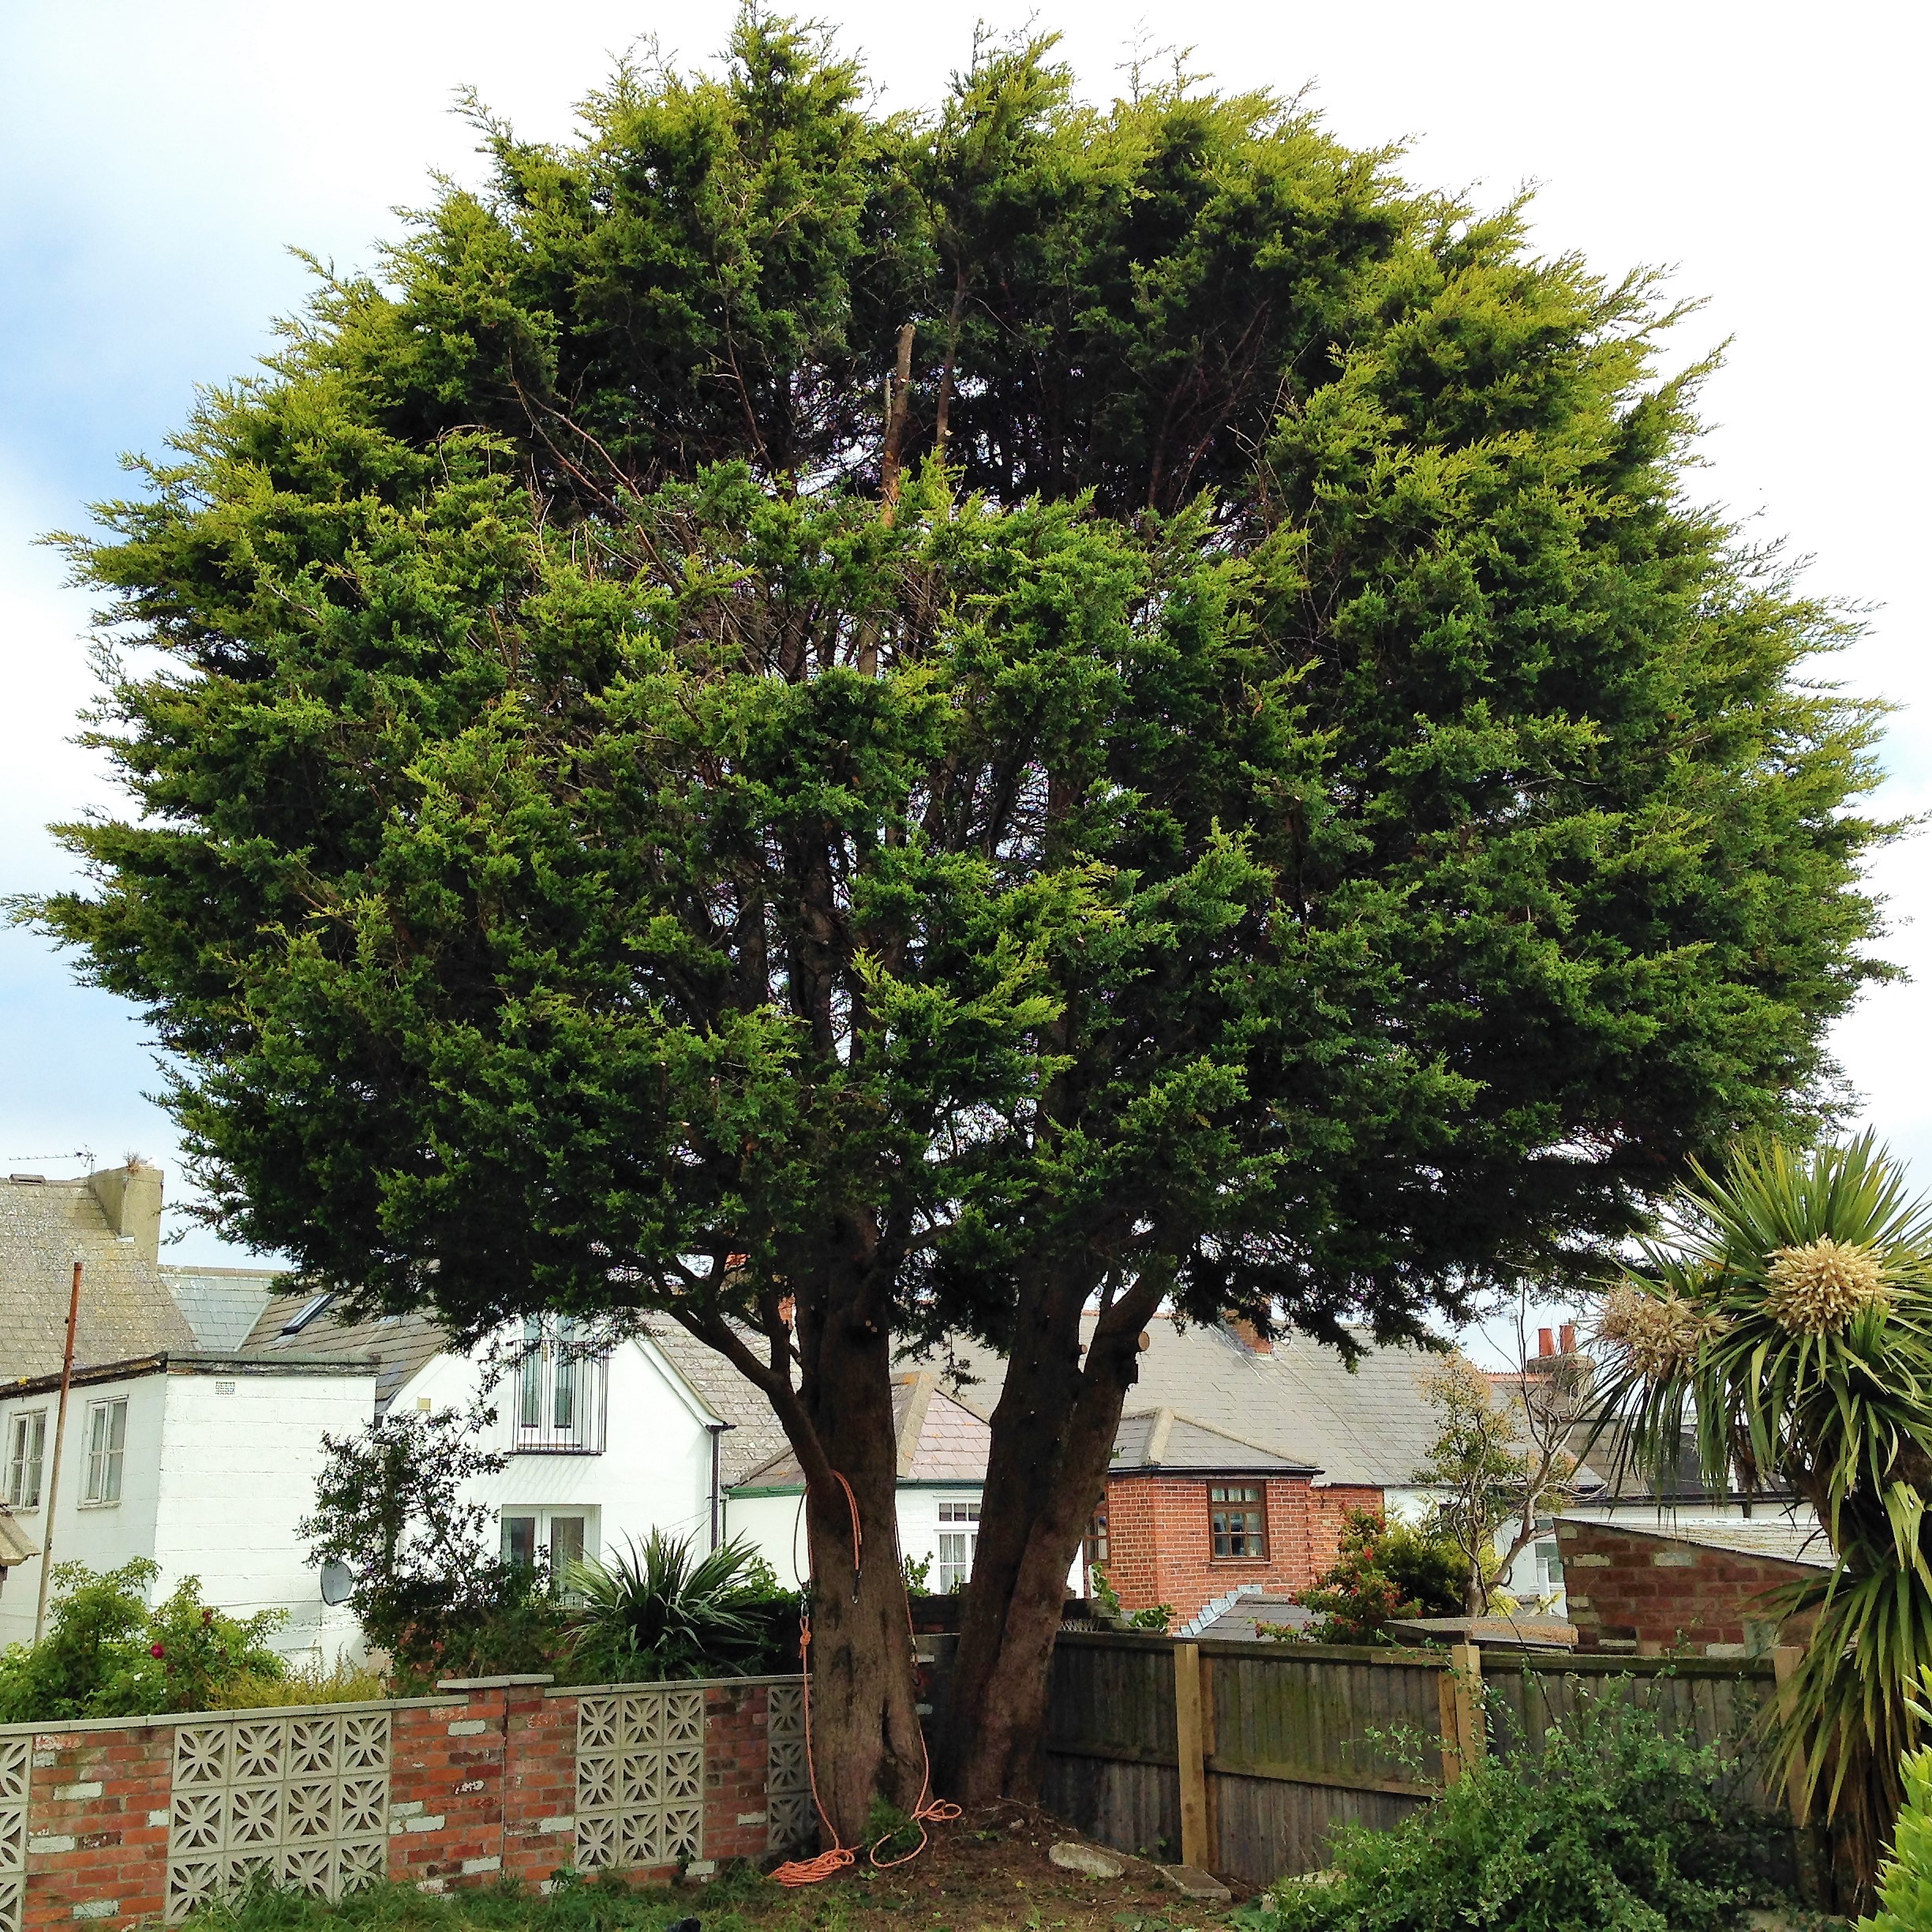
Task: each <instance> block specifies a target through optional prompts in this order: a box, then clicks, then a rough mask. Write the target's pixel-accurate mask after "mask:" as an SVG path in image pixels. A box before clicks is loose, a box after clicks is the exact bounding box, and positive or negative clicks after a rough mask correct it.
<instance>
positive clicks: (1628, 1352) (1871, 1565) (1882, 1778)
mask: <svg viewBox="0 0 1932 1932" xmlns="http://www.w3.org/2000/svg"><path fill="white" fill-rule="evenodd" d="M1674 1219H1675V1221H1676V1230H1677V1231H1676V1234H1675V1235H1674V1237H1672V1239H1670V1240H1669V1241H1659V1242H1655V1243H1653V1244H1650V1245H1649V1246H1648V1247H1647V1248H1646V1252H1645V1257H1644V1261H1643V1264H1642V1266H1641V1267H1639V1268H1638V1269H1636V1270H1634V1271H1632V1272H1631V1275H1629V1277H1628V1279H1627V1281H1626V1282H1625V1283H1624V1285H1623V1287H1622V1288H1621V1289H1620V1290H1619V1291H1618V1292H1617V1293H1616V1294H1614V1295H1613V1296H1612V1297H1611V1300H1610V1302H1609V1304H1608V1308H1607V1309H1606V1312H1605V1314H1604V1320H1603V1324H1602V1328H1603V1339H1604V1342H1605V1343H1606V1344H1607V1345H1608V1346H1607V1348H1606V1349H1605V1350H1604V1354H1605V1357H1606V1361H1607V1362H1608V1365H1609V1370H1610V1380H1609V1382H1608V1385H1607V1387H1606V1388H1605V1390H1604V1401H1605V1404H1606V1410H1607V1411H1612V1412H1623V1413H1627V1415H1628V1416H1629V1417H1630V1419H1631V1443H1632V1451H1633V1453H1634V1455H1637V1456H1638V1457H1639V1458H1642V1459H1643V1460H1644V1461H1645V1462H1647V1463H1648V1464H1649V1466H1650V1467H1651V1468H1652V1469H1653V1470H1656V1471H1657V1472H1659V1473H1661V1472H1662V1471H1663V1470H1666V1469H1671V1468H1673V1467H1674V1466H1675V1464H1676V1458H1677V1456H1678V1455H1679V1444H1680V1443H1682V1441H1683V1439H1684V1437H1685V1436H1686V1434H1687V1433H1690V1434H1694V1439H1695V1440H1696V1442H1697V1444H1698V1452H1699V1456H1700V1459H1701V1461H1702V1464H1703V1466H1704V1470H1705V1476H1706V1478H1707V1480H1709V1481H1713V1482H1719V1481H1728V1480H1729V1472H1730V1471H1731V1470H1740V1471H1742V1472H1743V1476H1744V1478H1745V1480H1746V1481H1753V1480H1755V1479H1757V1478H1759V1477H1782V1478H1783V1479H1784V1480H1785V1481H1788V1482H1790V1483H1791V1484H1792V1485H1793V1486H1794V1487H1795V1488H1796V1489H1797V1491H1798V1492H1799V1494H1800V1495H1801V1496H1803V1497H1804V1499H1805V1500H1807V1502H1809V1503H1810V1504H1811V1505H1812V1506H1813V1507H1814V1509H1815V1510H1816V1511H1817V1512H1818V1517H1819V1519H1820V1521H1821V1522H1823V1523H1824V1525H1825V1527H1826V1529H1827V1531H1828V1533H1829V1536H1830V1539H1831V1543H1832V1547H1833V1550H1834V1551H1835V1552H1836V1553H1837V1559H1838V1561H1837V1565H1836V1566H1835V1567H1834V1568H1833V1571H1831V1572H1829V1574H1825V1575H1823V1576H1821V1577H1819V1578H1817V1579H1816V1580H1814V1581H1811V1582H1806V1583H1803V1584H1801V1585H1797V1586H1792V1587H1791V1588H1790V1589H1787V1590H1785V1591H1783V1592H1781V1593H1778V1594H1777V1596H1776V1597H1773V1598H1772V1599H1769V1600H1768V1601H1767V1607H1768V1608H1774V1609H1775V1610H1776V1611H1777V1613H1778V1614H1779V1615H1780V1616H1787V1617H1788V1616H1803V1615H1809V1616H1810V1617H1811V1618H1812V1619H1813V1620H1812V1623H1811V1626H1810V1634H1809V1636H1808V1638H1807V1642H1806V1648H1805V1653H1804V1657H1803V1661H1802V1662H1801V1664H1800V1666H1799V1670H1798V1672H1797V1673H1796V1675H1795V1678H1794V1679H1793V1680H1792V1684H1791V1686H1790V1687H1789V1702H1788V1704H1787V1705H1785V1706H1784V1709H1783V1712H1782V1722H1781V1731H1782V1735H1783V1740H1784V1750H1785V1752H1786V1754H1787V1758H1788V1762H1790V1764H1791V1765H1792V1768H1793V1769H1795V1771H1796V1772H1797V1773H1799V1776H1800V1777H1802V1778H1803V1780H1804V1781H1805V1783H1806V1784H1807V1788H1809V1789H1810V1790H1812V1791H1814V1792H1817V1793H1818V1794H1819V1795H1821V1796H1822V1799H1823V1801H1824V1803H1825V1807H1826V1808H1827V1809H1828V1810H1829V1811H1830V1812H1831V1813H1832V1814H1833V1815H1834V1818H1835V1822H1836V1825H1837V1840H1838V1844H1839V1848H1840V1857H1841V1859H1843V1861H1844V1863H1845V1865H1846V1866H1848V1870H1849V1874H1850V1876H1851V1878H1852V1880H1853V1881H1854V1885H1855V1887H1865V1886H1869V1885H1870V1882H1871V1881H1872V1878H1873V1877H1874V1874H1875V1872H1876V1870H1877V1864H1878V1853H1879V1849H1880V1848H1881V1845H1882V1844H1884V1843H1885V1840H1887V1838H1888V1837H1889V1833H1890V1822H1891V1818H1892V1816H1893V1813H1894V1812H1895V1811H1896V1807H1897V1805H1898V1803H1899V1801H1900V1796H1901V1795H1902V1791H1901V1786H1900V1772H1899V1769H1898V1767H1899V1763H1900V1758H1901V1757H1902V1756H1903V1755H1904V1753H1905V1752H1906V1751H1907V1750H1909V1749H1910V1748H1911V1747H1912V1746H1913V1745H1914V1744H1915V1743H1917V1742H1918V1741H1919V1738H1920V1736H1921V1735H1922V1733H1921V1731H1920V1719H1919V1715H1918V1713H1917V1712H1916V1709H1915V1706H1914V1705H1913V1702H1912V1699H1913V1697H1914V1694H1915V1692H1916V1690H1917V1689H1918V1687H1919V1684H1920V1683H1921V1681H1922V1679H1923V1677H1924V1674H1925V1672H1926V1669H1927V1668H1928V1666H1932V1567H1929V1566H1928V1558H1929V1557H1932V1543H1928V1541H1927V1534H1926V1518H1925V1508H1926V1503H1927V1501H1928V1500H1932V1207H1928V1206H1927V1204H1926V1203H1925V1202H1924V1201H1923V1200H1921V1199H1917V1198H1915V1197H1913V1196H1911V1194H1910V1193H1908V1188H1907V1185H1906V1181H1905V1176H1904V1170H1903V1169H1902V1168H1901V1166H1900V1164H1899V1163H1897V1162H1896V1161H1894V1160H1893V1159H1891V1158H1890V1157H1889V1155H1887V1154H1886V1153H1885V1150H1884V1149H1882V1148H1880V1147H1878V1145H1877V1144H1875V1142H1874V1140H1873V1139H1872V1137H1871V1136H1870V1135H1869V1134H1867V1135H1865V1136H1861V1137H1860V1138H1859V1139H1858V1140H1854V1141H1852V1142H1851V1143H1850V1144H1848V1145H1845V1146H1843V1147H1825V1148H1819V1149H1817V1150H1815V1151H1808V1152H1799V1151H1794V1150H1792V1149H1790V1148H1786V1147H1784V1146H1783V1145H1781V1144H1775V1143H1772V1144H1755V1145H1752V1144H1747V1145H1745V1146H1743V1147H1741V1148H1739V1149H1738V1150H1737V1151H1735V1153H1734V1154H1733V1155H1732V1158H1731V1159H1730V1161H1729V1162H1728V1163H1727V1164H1726V1165H1725V1166H1724V1167H1723V1168H1722V1169H1721V1170H1719V1171H1717V1172H1716V1173H1707V1172H1705V1170H1702V1169H1699V1170H1698V1173H1697V1176H1696V1179H1695V1182H1694V1185H1690V1186H1689V1187H1687V1189H1685V1190H1684V1192H1683V1194H1682V1196H1680V1197H1679V1200H1678V1202H1677V1204H1676V1215H1675V1216H1674ZM1820 1241H1828V1242H1829V1243H1831V1244H1832V1245H1833V1249H1832V1250H1831V1251H1829V1252H1834V1253H1835V1256H1836V1260H1835V1261H1834V1264H1833V1265H1834V1266H1836V1267H1840V1268H1842V1269H1843V1270H1844V1279H1845V1280H1846V1281H1848V1282H1851V1283H1852V1286H1853V1287H1856V1286H1858V1284H1859V1282H1861V1281H1863V1282H1865V1284H1866V1286H1869V1287H1870V1288H1872V1289H1874V1290H1876V1292H1875V1293H1873V1294H1863V1295H1861V1294H1849V1295H1848V1297H1847V1298H1845V1299H1844V1300H1843V1301H1842V1302H1840V1304H1838V1305H1837V1306H1836V1307H1834V1306H1833V1305H1832V1304H1831V1303H1830V1302H1829V1301H1826V1302H1825V1303H1823V1304H1806V1303H1801V1304H1799V1305H1795V1306H1793V1305H1790V1304H1788V1302H1787V1301H1786V1300H1785V1299H1784V1283H1785V1281H1786V1280H1787V1279H1788V1269H1789V1267H1790V1266H1791V1264H1792V1260H1796V1261H1797V1262H1798V1263H1799V1264H1800V1265H1803V1264H1804V1262H1805V1260H1806V1257H1807V1254H1808V1255H1810V1256H1816V1255H1817V1254H1818V1249H1817V1247H1816V1244H1818V1243H1819V1242H1820ZM1861 1271H1862V1272H1861Z"/></svg>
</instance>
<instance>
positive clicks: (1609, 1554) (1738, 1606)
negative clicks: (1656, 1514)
mask: <svg viewBox="0 0 1932 1932" xmlns="http://www.w3.org/2000/svg"><path fill="white" fill-rule="evenodd" d="M1556 1537H1557V1548H1558V1549H1559V1551H1560V1552H1561V1554H1562V1556H1563V1589H1564V1593H1565V1595H1566V1596H1567V1598H1568V1600H1569V1611H1570V1620H1571V1622H1572V1623H1574V1624H1575V1625H1576V1627H1577V1647H1578V1649H1582V1650H1619V1649H1621V1650H1635V1651H1637V1652H1638V1653H1640V1654H1643V1655H1651V1654H1654V1653H1658V1652H1661V1651H1665V1650H1676V1649H1690V1650H1693V1651H1698V1652H1703V1653H1709V1654H1714V1655H1717V1656H1720V1657H1722V1656H1725V1655H1735V1656H1742V1655H1744V1654H1745V1653H1747V1652H1748V1651H1751V1650H1758V1649H1768V1648H1769V1646H1770V1645H1771V1644H1772V1643H1773V1642H1784V1643H1800V1642H1803V1639H1804V1632H1803V1624H1804V1623H1805V1621H1806V1619H1795V1620H1793V1621H1792V1623H1788V1624H1786V1625H1785V1626H1784V1627H1783V1628H1782V1629H1781V1630H1780V1631H1773V1628H1772V1626H1773V1623H1775V1621H1776V1619H1773V1617H1772V1616H1771V1615H1770V1614H1769V1610H1768V1609H1767V1607H1766V1605H1765V1601H1764V1599H1765V1595H1766V1594H1767V1593H1769V1592H1770V1591H1773V1590H1776V1589H1780V1588H1782V1587H1783V1586H1785V1585H1787V1584H1790V1583H1793V1582H1798V1581H1799V1580H1801V1579H1802V1578H1805V1577H1808V1576H1815V1575H1816V1574H1818V1573H1817V1571H1814V1570H1813V1569H1811V1568H1810V1567H1808V1566H1807V1565H1806V1564H1803V1563H1785V1562H1781V1561H1780V1560H1779V1559H1777V1558H1776V1557H1773V1556H1744V1555H1742V1554H1739V1553H1735V1552H1732V1551H1729V1550H1720V1549H1712V1548H1709V1546H1708V1545H1706V1544H1697V1543H1690V1542H1686V1541H1680V1540H1679V1539H1677V1538H1676V1537H1670V1536H1668V1535H1663V1534H1646V1533H1644V1532H1642V1531H1641V1530H1636V1529H1627V1528H1625V1527H1623V1526H1621V1525H1618V1524H1613V1523H1587V1522H1559V1524H1558V1525H1557V1526H1556Z"/></svg>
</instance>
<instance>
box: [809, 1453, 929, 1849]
mask: <svg viewBox="0 0 1932 1932" xmlns="http://www.w3.org/2000/svg"><path fill="white" fill-rule="evenodd" d="M832 1473H833V1475H834V1476H836V1477H838V1485H839V1487H840V1488H841V1489H843V1490H844V1492H845V1507H846V1510H847V1511H848V1513H849V1515H851V1517H852V1578H853V1585H852V1587H853V1591H854V1593H855V1594H856V1593H857V1589H858V1578H859V1576H860V1575H861V1574H862V1573H863V1570H864V1567H865V1566H864V1561H863V1558H864V1552H865V1537H864V1535H863V1532H862V1531H861V1530H860V1529H859V1499H858V1498H857V1497H856V1496H854V1495H853V1494H852V1485H851V1484H850V1483H848V1481H846V1480H845V1478H844V1476H843V1475H842V1474H841V1473H840V1472H839V1471H838V1470H833V1472H832ZM800 1507H803V1504H802V1503H801V1505H800ZM807 1548H810V1544H807ZM906 1634H907V1635H908V1637H910V1638H912V1639H913V1641H914V1642H915V1643H916V1642H917V1641H918V1635H919V1633H918V1632H917V1631H915V1630H914V1629H913V1627H912V1605H911V1604H908V1605H907V1606H906ZM799 1668H800V1669H801V1670H802V1671H803V1672H804V1673H805V1683H804V1696H803V1702H804V1717H805V1775H806V1777H807V1778H808V1779H809V1780H811V1795H812V1803H814V1805H815V1806H817V1807H818V1819H819V1822H820V1823H821V1824H822V1825H824V1826H825V1828H826V1832H827V1833H829V1835H830V1837H831V1840H832V1844H831V1848H830V1849H829V1850H828V1851H824V1852H820V1853H819V1854H818V1856H817V1857H816V1858H808V1859H790V1860H788V1862H787V1863H784V1864H783V1865H781V1866H778V1867H777V1870H774V1871H773V1874H772V1876H773V1878H775V1879H777V1881H778V1883H779V1884H781V1885H816V1884H818V1881H820V1880H821V1879H822V1878H831V1877H832V1876H833V1874H835V1873H837V1872H841V1871H843V1870H844V1869H845V1867H846V1866H848V1865H852V1864H856V1863H858V1858H859V1855H858V1853H857V1852H856V1851H855V1850H854V1849H853V1848H852V1847H851V1846H850V1845H848V1844H843V1843H841V1840H840V1838H839V1835H838V1833H837V1829H835V1828H834V1827H833V1823H832V1821H831V1819H830V1818H829V1817H828V1816H827V1815H826V1808H825V1800H824V1799H822V1798H821V1797H820V1796H819V1795H818V1766H817V1765H815V1764H814V1762H813V1761H812V1745H811V1613H810V1612H806V1613H805V1614H804V1615H803V1616H801V1617H800V1618H799ZM919 1756H920V1758H921V1759H922V1760H923V1762H924V1766H925V1769H924V1771H923V1774H922V1776H921V1777H920V1779H919V1803H918V1805H917V1807H915V1809H914V1810H913V1813H912V1823H913V1824H915V1825H917V1826H918V1827H919V1843H918V1844H915V1846H914V1847H913V1848H912V1850H911V1851H910V1852H907V1853H905V1855H904V1856H903V1857H900V1858H896V1859H882V1858H881V1857H880V1856H879V1855H878V1845H874V1847H873V1848H872V1850H871V1854H870V1856H871V1861H872V1863H873V1864H874V1866H877V1867H878V1870H881V1871H886V1870H890V1869H891V1867H892V1866H895V1865H904V1863H907V1861H908V1859H915V1858H917V1857H918V1856H919V1854H920V1853H921V1852H923V1851H924V1850H925V1849H926V1847H927V1844H928V1843H929V1842H930V1840H928V1839H927V1836H926V1827H927V1824H928V1823H932V1824H940V1823H943V1822H945V1820H947V1819H949V1818H957V1817H958V1816H959V1814H960V1808H959V1807H958V1806H957V1805H956V1804H952V1803H948V1802H947V1800H945V1799H943V1798H934V1796H933V1795H932V1758H931V1754H930V1753H929V1752H928V1751H927V1749H926V1734H925V1732H923V1731H921V1732H920V1733H919ZM880 1842H881V1843H883V1842H884V1840H881V1841H880Z"/></svg>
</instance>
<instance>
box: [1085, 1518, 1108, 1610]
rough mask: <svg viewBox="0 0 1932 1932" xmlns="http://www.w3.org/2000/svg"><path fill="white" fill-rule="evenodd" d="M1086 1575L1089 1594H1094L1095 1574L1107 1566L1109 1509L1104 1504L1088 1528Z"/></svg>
mask: <svg viewBox="0 0 1932 1932" xmlns="http://www.w3.org/2000/svg"><path fill="white" fill-rule="evenodd" d="M1085 1556H1086V1575H1087V1594H1088V1596H1089V1597H1091V1596H1092V1595H1093V1594H1094V1572H1095V1571H1096V1570H1099V1571H1105V1569H1106V1564H1107V1507H1106V1503H1102V1504H1101V1505H1100V1507H1099V1508H1098V1509H1097V1510H1095V1511H1094V1513H1093V1521H1092V1522H1090V1523H1089V1524H1088V1526H1087V1547H1086V1552H1085Z"/></svg>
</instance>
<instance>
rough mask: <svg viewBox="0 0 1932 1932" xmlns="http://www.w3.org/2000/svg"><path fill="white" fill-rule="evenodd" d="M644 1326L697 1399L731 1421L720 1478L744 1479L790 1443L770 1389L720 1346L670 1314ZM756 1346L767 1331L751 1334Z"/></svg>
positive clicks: (721, 1442) (720, 1454)
mask: <svg viewBox="0 0 1932 1932" xmlns="http://www.w3.org/2000/svg"><path fill="white" fill-rule="evenodd" d="M645 1332H646V1334H647V1335H650V1339H651V1340H652V1342H653V1343H655V1344H656V1346H657V1349H658V1350H659V1352H660V1353H661V1354H662V1355H663V1356H664V1357H665V1360H666V1361H668V1362H669V1363H670V1365H671V1366H672V1368H675V1369H676V1371H677V1372H678V1373H679V1374H680V1376H683V1379H684V1380H685V1382H686V1383H687V1384H688V1385H689V1386H690V1387H691V1390H692V1391H693V1392H694V1393H695V1395H697V1397H698V1400H699V1401H700V1402H702V1403H703V1404H704V1405H705V1406H706V1408H708V1409H709V1410H710V1411H711V1413H713V1415H715V1416H716V1417H717V1418H718V1419H719V1421H722V1422H728V1423H730V1424H731V1425H732V1426H731V1427H730V1428H728V1429H727V1430H725V1433H724V1435H723V1436H721V1438H720V1440H719V1443H718V1472H719V1479H720V1481H722V1482H723V1484H724V1485H725V1488H732V1486H733V1485H736V1484H739V1483H742V1482H743V1481H745V1480H746V1479H747V1477H748V1476H749V1475H750V1474H751V1472H752V1471H753V1470H755V1469H757V1468H758V1466H760V1465H761V1464H762V1463H765V1462H769V1461H770V1460H771V1459H772V1458H773V1456H775V1455H778V1454H779V1453H780V1451H782V1450H783V1449H784V1447H785V1432H784V1429H783V1428H781V1426H780V1425H779V1421H778V1418H777V1416H776V1415H774V1414H773V1413H772V1406H771V1404H770V1403H769V1402H767V1401H766V1398H765V1391H763V1390H762V1389H761V1388H759V1387H758V1385H757V1384H756V1383H754V1382H751V1381H749V1380H747V1379H746V1377H744V1376H742V1375H740V1374H739V1372H738V1371H737V1370H736V1368H733V1367H732V1365H731V1364H730V1363H729V1362H728V1361H726V1360H725V1357H723V1356H722V1355H721V1354H719V1353H718V1352H717V1350H716V1349H713V1348H707V1347H706V1346H705V1344H704V1343H703V1342H700V1341H699V1340H698V1339H697V1337H696V1336H695V1335H691V1334H688V1333H687V1331H685V1330H683V1329H682V1328H680V1327H679V1326H678V1325H677V1324H676V1322H674V1321H672V1320H668V1319H665V1320H657V1321H653V1322H651V1323H650V1324H647V1326H646V1330H645ZM747 1340H748V1341H749V1342H751V1346H752V1347H754V1349H762V1348H763V1346H765V1344H764V1339H763V1338H762V1336H751V1335H747Z"/></svg>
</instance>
